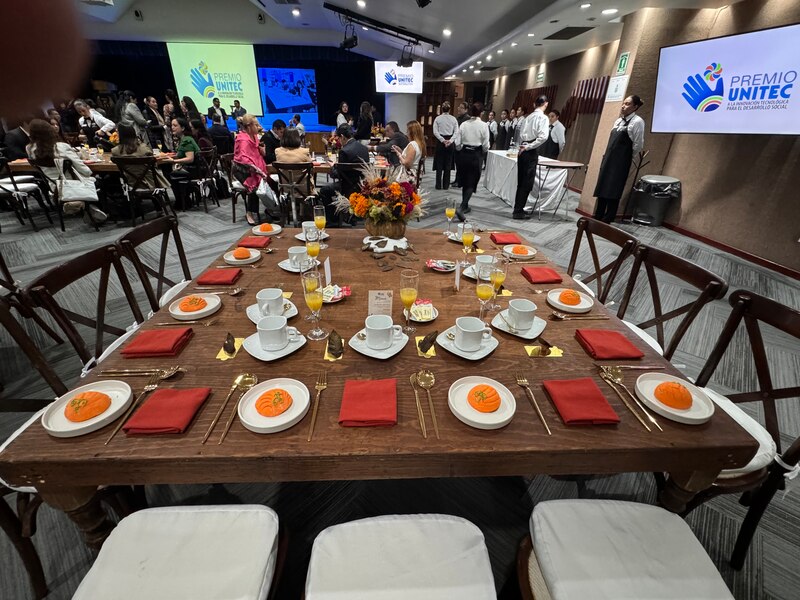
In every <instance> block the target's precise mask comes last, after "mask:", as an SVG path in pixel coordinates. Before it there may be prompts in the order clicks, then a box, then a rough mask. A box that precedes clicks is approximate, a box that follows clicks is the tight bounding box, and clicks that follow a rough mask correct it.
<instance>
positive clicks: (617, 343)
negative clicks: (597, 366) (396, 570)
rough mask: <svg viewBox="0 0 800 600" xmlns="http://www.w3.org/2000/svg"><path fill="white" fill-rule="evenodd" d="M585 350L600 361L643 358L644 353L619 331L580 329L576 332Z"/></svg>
mask: <svg viewBox="0 0 800 600" xmlns="http://www.w3.org/2000/svg"><path fill="white" fill-rule="evenodd" d="M575 337H576V338H577V340H578V342H580V345H581V346H583V349H584V350H586V352H587V353H588V354H589V355H590V356H591V357H592V358H596V359H598V360H606V359H612V358H613V359H619V358H641V357H643V356H644V353H643V352H642V351H641V350H639V349H638V348H637V347H636V346H634V345H633V344H632V343H631V342H630V341H629V340H628V338H626V337H625V336H624V335H622V334H621V333H619V332H618V331H608V330H606V329H578V330H576V331H575Z"/></svg>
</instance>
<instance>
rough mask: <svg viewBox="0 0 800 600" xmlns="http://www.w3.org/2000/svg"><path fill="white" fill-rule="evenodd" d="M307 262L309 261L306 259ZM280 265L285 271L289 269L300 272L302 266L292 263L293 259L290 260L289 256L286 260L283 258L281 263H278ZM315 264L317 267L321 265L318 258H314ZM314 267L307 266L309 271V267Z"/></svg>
mask: <svg viewBox="0 0 800 600" xmlns="http://www.w3.org/2000/svg"><path fill="white" fill-rule="evenodd" d="M306 262H307V261H306ZM278 266H279V267H280V268H281V269H283V270H284V271H289V273H299V272H300V267H295V266H294V265H293V264H292V261H291V260H289V259H288V258H287V259H286V260H282V261H281V262H279V263H278ZM314 266H315V267H316V266H319V261H318V260H317V259H314ZM312 268H313V267H307V268H306V271H308V270H309V269H312Z"/></svg>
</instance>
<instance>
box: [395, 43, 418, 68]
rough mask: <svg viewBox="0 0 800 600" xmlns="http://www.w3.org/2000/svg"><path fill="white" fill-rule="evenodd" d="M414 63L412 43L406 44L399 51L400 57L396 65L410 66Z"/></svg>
mask: <svg viewBox="0 0 800 600" xmlns="http://www.w3.org/2000/svg"><path fill="white" fill-rule="evenodd" d="M413 64H414V44H410V43H409V44H406V45H405V46H403V50H402V52H400V59H399V60H398V61H397V66H398V67H405V68H408V67H411V66H412V65H413Z"/></svg>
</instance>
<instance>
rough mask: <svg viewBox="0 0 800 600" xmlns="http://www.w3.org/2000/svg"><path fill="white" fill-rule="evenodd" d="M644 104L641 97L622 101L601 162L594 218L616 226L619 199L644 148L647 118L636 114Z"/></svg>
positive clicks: (596, 188)
mask: <svg viewBox="0 0 800 600" xmlns="http://www.w3.org/2000/svg"><path fill="white" fill-rule="evenodd" d="M642 104H643V102H642V99H641V98H639V96H636V95H633V96H628V97H627V98H625V100H623V101H622V107H621V108H620V111H619V118H618V119H617V120H616V121H614V126H613V127H612V128H611V135H610V136H609V138H608V145H607V146H606V152H605V154H603V161H602V162H601V163H600V173H599V174H598V175H597V185H596V186H595V188H594V196H595V197H596V198H597V205H596V206H595V209H594V218H595V219H597V220H598V221H603V222H604V223H613V222H614V219H615V218H616V216H617V209H618V208H619V200H620V198H622V194H623V192H624V191H625V184H626V183H627V181H628V173H629V171H630V169H631V161H632V160H633V157H634V156H636V155H638V154H639V153H640V152H641V151H642V148H644V119H642V118H641V117H640V116H639V115H637V114H636V111H637V110H639V108H640V107H641V106H642Z"/></svg>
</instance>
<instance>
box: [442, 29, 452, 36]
mask: <svg viewBox="0 0 800 600" xmlns="http://www.w3.org/2000/svg"><path fill="white" fill-rule="evenodd" d="M452 34H453V32H452V31H450V30H449V29H442V35H443V36H444V37H450V36H451V35H452Z"/></svg>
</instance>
